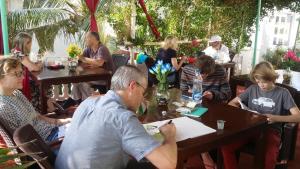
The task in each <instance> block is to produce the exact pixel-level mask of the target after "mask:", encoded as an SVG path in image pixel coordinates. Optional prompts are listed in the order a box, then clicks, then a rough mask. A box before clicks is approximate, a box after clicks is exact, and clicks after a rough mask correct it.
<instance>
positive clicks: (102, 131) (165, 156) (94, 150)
mask: <svg viewBox="0 0 300 169" xmlns="http://www.w3.org/2000/svg"><path fill="white" fill-rule="evenodd" d="M146 86H147V79H146V78H145V76H144V75H143V73H142V72H141V71H140V70H139V69H137V68H136V67H134V66H130V65H126V66H122V67H120V68H119V69H118V70H117V71H116V72H115V74H114V75H113V77H112V80H111V90H110V91H108V92H107V94H105V95H104V96H98V97H89V98H88V99H86V100H85V101H84V102H82V103H81V104H80V106H79V107H78V108H77V110H76V112H75V114H74V116H73V119H72V122H71V126H70V127H69V129H68V131H67V133H66V136H65V139H64V141H63V143H62V145H61V148H60V151H59V153H58V156H57V159H56V162H55V168H56V169H69V168H70V169H71V168H72V169H73V168H78V169H92V168H97V169H122V168H125V167H126V165H127V163H128V160H129V156H132V157H134V158H135V159H136V160H137V161H140V160H141V159H143V158H146V159H148V160H149V161H150V162H151V163H152V164H153V165H155V166H156V167H157V168H165V169H169V168H170V169H171V168H175V167H176V163H177V145H176V141H175V135H176V128H175V126H174V124H166V125H164V126H162V127H161V128H160V131H161V133H162V134H163V136H164V142H163V143H160V142H157V141H156V140H154V139H153V138H152V137H151V136H150V135H148V134H147V132H146V131H145V129H144V128H143V126H142V125H141V123H140V122H139V121H138V119H137V117H136V115H135V113H134V112H136V110H137V109H138V107H139V105H140V104H141V102H142V101H143V99H144V98H143V94H144V92H145V90H146Z"/></svg>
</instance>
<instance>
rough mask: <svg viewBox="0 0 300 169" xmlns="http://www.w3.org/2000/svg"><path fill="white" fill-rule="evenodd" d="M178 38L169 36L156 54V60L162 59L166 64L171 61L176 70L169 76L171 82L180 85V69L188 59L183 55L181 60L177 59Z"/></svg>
mask: <svg viewBox="0 0 300 169" xmlns="http://www.w3.org/2000/svg"><path fill="white" fill-rule="evenodd" d="M177 50H178V44H177V38H176V37H173V36H167V37H166V38H165V41H164V43H163V46H162V48H160V49H159V50H158V53H157V55H156V62H157V61H158V60H162V61H163V63H164V64H166V63H169V64H170V65H172V67H173V68H174V69H175V70H176V71H175V72H174V73H172V74H170V75H169V76H168V81H169V83H173V84H175V86H176V85H177V86H178V87H179V75H178V71H179V70H180V68H181V66H182V65H183V63H184V62H185V60H186V57H185V56H183V57H182V58H181V60H180V61H179V62H178V61H177Z"/></svg>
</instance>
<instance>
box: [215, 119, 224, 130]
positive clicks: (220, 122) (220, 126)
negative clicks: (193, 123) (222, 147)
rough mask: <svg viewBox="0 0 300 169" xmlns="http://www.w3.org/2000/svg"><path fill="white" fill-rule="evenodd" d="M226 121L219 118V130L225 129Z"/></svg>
mask: <svg viewBox="0 0 300 169" xmlns="http://www.w3.org/2000/svg"><path fill="white" fill-rule="evenodd" d="M225 122H226V121H224V120H217V127H218V130H223V129H224V126H225Z"/></svg>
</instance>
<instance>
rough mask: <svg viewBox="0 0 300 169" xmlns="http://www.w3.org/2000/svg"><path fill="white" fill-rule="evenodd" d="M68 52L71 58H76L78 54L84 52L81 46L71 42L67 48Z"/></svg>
mask: <svg viewBox="0 0 300 169" xmlns="http://www.w3.org/2000/svg"><path fill="white" fill-rule="evenodd" d="M67 52H68V55H69V57H70V58H72V59H74V58H76V56H78V55H80V54H81V53H82V50H81V48H80V47H79V46H78V45H76V44H70V45H69V46H68V48H67Z"/></svg>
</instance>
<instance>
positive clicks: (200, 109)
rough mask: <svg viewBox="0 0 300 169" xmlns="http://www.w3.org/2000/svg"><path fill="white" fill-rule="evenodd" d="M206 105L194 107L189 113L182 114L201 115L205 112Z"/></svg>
mask: <svg viewBox="0 0 300 169" xmlns="http://www.w3.org/2000/svg"><path fill="white" fill-rule="evenodd" d="M207 110H208V109H207V108H206V107H196V108H194V109H193V110H192V111H191V112H190V113H189V112H188V113H182V115H184V116H190V117H201V116H202V115H203V114H204V113H206V112H207Z"/></svg>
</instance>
